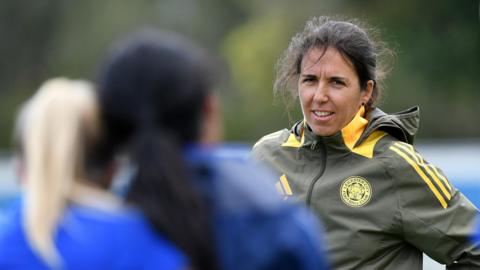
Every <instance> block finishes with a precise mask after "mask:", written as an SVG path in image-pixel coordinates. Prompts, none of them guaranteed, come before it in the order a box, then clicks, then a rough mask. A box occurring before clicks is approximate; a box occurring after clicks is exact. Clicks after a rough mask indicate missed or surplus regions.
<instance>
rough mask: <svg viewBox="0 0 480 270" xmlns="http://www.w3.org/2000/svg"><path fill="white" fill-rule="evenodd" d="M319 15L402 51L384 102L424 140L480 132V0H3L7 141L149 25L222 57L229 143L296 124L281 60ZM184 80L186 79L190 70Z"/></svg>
mask: <svg viewBox="0 0 480 270" xmlns="http://www.w3.org/2000/svg"><path fill="white" fill-rule="evenodd" d="M317 15H340V16H346V17H353V18H359V19H361V20H363V21H365V22H367V23H369V24H370V25H372V26H374V27H377V28H378V29H379V30H380V31H381V34H382V35H381V36H382V38H383V40H385V41H386V42H387V43H388V44H389V46H390V47H391V48H393V49H394V50H395V51H396V61H395V63H394V66H393V70H392V71H391V73H390V76H389V77H388V79H387V80H386V82H385V85H386V86H387V87H386V92H385V95H384V98H383V101H382V103H381V104H380V107H382V109H383V110H384V111H387V112H395V111H399V110H402V109H405V108H407V107H410V106H414V105H419V106H420V108H421V114H422V122H421V129H420V134H419V136H420V137H423V138H478V137H480V123H479V121H478V120H477V118H478V116H480V106H478V102H479V101H480V91H479V90H480V31H479V30H480V22H479V20H480V18H479V3H478V1H474V0H461V1H434V0H423V1H415V0H404V1H380V0H299V1H287V0H276V1H274V0H257V1H255V0H136V1H131V0H102V1H94V0H81V1H79V0H42V1H27V0H3V1H1V2H0V33H1V37H2V41H1V42H0V57H1V59H2V60H1V61H0V149H8V148H9V147H10V141H11V139H10V137H11V134H12V125H13V121H14V117H15V113H16V111H17V110H18V107H19V105H20V104H21V102H22V101H24V100H25V99H26V98H27V97H28V96H30V95H31V94H32V93H33V92H34V91H35V89H36V88H38V86H39V85H40V84H41V83H42V82H43V81H44V80H46V79H48V78H50V77H54V76H67V77H71V78H86V79H90V80H94V79H95V74H96V70H97V65H98V62H99V61H100V59H101V58H102V57H103V55H104V54H105V52H106V49H107V47H108V45H109V44H110V43H111V42H112V41H113V40H115V39H117V38H120V37H122V36H124V35H125V34H128V33H130V32H131V31H134V30H135V29H138V28H141V27H155V28H161V29H167V30H172V31H176V32H180V33H182V34H183V35H185V36H187V37H189V38H191V39H193V40H194V41H196V42H197V43H198V44H199V45H201V46H203V47H204V48H206V49H207V50H208V51H209V52H211V54H212V55H215V56H216V57H215V63H217V64H218V66H219V68H217V74H218V78H219V82H220V84H219V86H218V87H219V90H220V93H221V95H222V98H223V99H224V112H225V119H224V121H225V124H226V134H225V135H226V139H227V140H239V141H244V142H247V143H253V142H254V141H255V140H257V139H258V138H259V137H261V136H262V135H264V134H267V133H269V132H272V131H274V130H278V129H280V128H284V127H289V125H290V124H291V122H292V121H295V120H297V119H299V118H300V117H301V116H300V114H299V112H298V109H297V110H294V111H293V112H292V114H291V119H289V117H288V115H289V114H288V113H287V110H286V108H285V106H284V105H283V104H282V103H281V102H275V101H274V100H273V97H272V83H273V80H274V65H275V62H276V59H277V58H278V57H279V56H280V55H281V53H282V51H283V50H284V49H285V48H286V47H287V45H288V42H289V40H290V38H291V37H292V36H293V34H294V33H296V32H298V31H300V30H302V28H303V25H304V23H305V21H306V20H307V19H309V18H310V17H312V16H317ZM187 79H188V78H187Z"/></svg>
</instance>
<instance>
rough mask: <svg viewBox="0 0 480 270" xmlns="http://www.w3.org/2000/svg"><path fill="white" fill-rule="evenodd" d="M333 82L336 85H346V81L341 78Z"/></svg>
mask: <svg viewBox="0 0 480 270" xmlns="http://www.w3.org/2000/svg"><path fill="white" fill-rule="evenodd" d="M332 84H333V85H334V86H346V84H345V82H344V81H341V80H333V81H332Z"/></svg>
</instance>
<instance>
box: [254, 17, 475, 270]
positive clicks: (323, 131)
mask: <svg viewBox="0 0 480 270" xmlns="http://www.w3.org/2000/svg"><path fill="white" fill-rule="evenodd" d="M384 52H386V51H384V48H383V47H382V43H381V42H376V41H375V40H374V35H369V34H367V28H362V27H360V23H359V22H350V21H337V20H333V19H330V18H327V17H316V18H313V19H311V20H310V21H308V22H307V24H306V26H305V29H304V30H303V32H300V33H298V34H297V35H296V36H294V37H293V39H292V40H291V42H290V45H289V47H288V49H287V50H286V51H285V53H284V55H283V56H282V58H281V59H280V60H279V62H278V72H277V79H276V82H275V91H277V94H278V95H281V96H283V97H293V98H294V99H296V98H298V99H299V104H300V106H301V109H302V112H303V117H304V119H303V120H301V121H299V122H297V123H296V124H295V125H293V127H292V128H291V129H283V130H280V131H278V132H275V133H272V134H270V135H267V136H265V137H263V138H262V139H260V140H259V141H258V142H257V143H256V145H255V146H254V149H253V156H254V158H256V159H257V160H259V161H261V163H264V164H267V165H268V166H269V167H271V168H272V169H273V170H275V171H276V172H277V174H278V176H279V177H280V182H279V183H281V185H282V187H283V188H284V190H288V191H290V192H289V194H286V195H293V196H294V197H295V198H296V200H299V201H302V202H304V203H306V204H307V205H308V206H309V207H310V208H311V209H312V210H313V211H314V212H316V214H317V215H318V216H319V217H320V218H321V219H322V221H323V222H324V225H325V230H326V238H327V246H328V254H329V256H330V259H331V262H332V267H333V268H334V269H410V270H413V269H422V258H423V257H422V252H424V253H426V254H427V255H428V256H430V257H431V258H433V259H435V260H436V261H438V262H440V263H442V264H446V265H448V268H449V269H480V250H479V242H478V241H477V242H475V243H471V242H469V235H470V234H471V233H472V231H473V226H474V217H475V216H476V215H477V214H478V212H479V211H478V209H476V208H475V206H474V205H473V204H472V203H471V202H470V201H469V200H468V199H467V198H466V197H465V196H464V195H462V193H460V192H459V191H458V190H457V189H455V188H454V187H453V186H452V185H451V184H450V182H449V181H448V180H447V178H446V177H445V176H444V175H443V173H442V172H441V170H440V169H439V168H437V167H435V166H434V165H432V164H430V163H428V162H427V161H425V160H424V159H423V158H422V156H421V155H420V154H419V153H418V152H417V151H416V150H415V149H414V147H413V146H412V143H413V139H414V136H415V133H416V131H417V128H418V123H419V110H418V108H417V107H414V108H411V109H408V110H405V111H402V112H399V113H396V114H386V113H384V112H382V111H381V110H380V109H378V108H376V107H375V106H374V105H375V101H376V100H377V98H378V96H379V94H380V91H381V88H380V83H381V79H382V78H383V75H384V71H385V67H384V66H382V64H383V63H384V62H382V58H381V57H382V54H383V53H384Z"/></svg>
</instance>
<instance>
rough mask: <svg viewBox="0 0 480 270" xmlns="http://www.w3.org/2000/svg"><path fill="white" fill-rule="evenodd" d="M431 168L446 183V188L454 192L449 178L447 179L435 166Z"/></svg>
mask: <svg viewBox="0 0 480 270" xmlns="http://www.w3.org/2000/svg"><path fill="white" fill-rule="evenodd" d="M430 166H431V165H430ZM431 168H432V169H433V171H434V172H435V174H436V175H437V176H438V178H440V179H442V181H443V182H444V183H445V186H447V188H448V189H449V190H450V191H452V187H451V186H450V183H448V180H447V178H445V176H443V175H442V174H441V173H440V172H439V171H438V170H437V168H436V167H435V166H431Z"/></svg>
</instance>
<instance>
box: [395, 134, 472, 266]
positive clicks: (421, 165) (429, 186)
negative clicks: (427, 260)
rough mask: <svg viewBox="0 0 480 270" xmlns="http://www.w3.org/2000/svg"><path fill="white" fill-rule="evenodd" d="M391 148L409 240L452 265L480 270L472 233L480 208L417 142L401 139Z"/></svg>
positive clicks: (401, 209) (404, 229)
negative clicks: (429, 159)
mask: <svg viewBox="0 0 480 270" xmlns="http://www.w3.org/2000/svg"><path fill="white" fill-rule="evenodd" d="M388 151H390V153H389V154H391V161H390V162H389V163H390V165H389V173H390V174H391V175H390V177H391V178H392V179H393V180H394V183H395V186H396V189H395V190H396V195H397V197H398V202H399V208H400V213H401V220H402V232H403V237H404V239H405V240H406V241H408V242H409V243H411V244H412V245H414V246H416V247H417V248H419V249H420V250H422V251H423V252H424V253H426V254H427V255H428V256H430V257H431V258H432V259H434V260H436V261H437V262H439V263H441V264H445V265H447V269H480V241H479V240H478V238H477V239H476V240H474V238H473V237H472V236H473V234H474V231H475V226H476V222H477V219H478V216H479V210H478V209H477V208H476V207H475V206H474V205H473V204H472V203H471V202H470V201H469V200H468V199H467V198H466V197H465V196H464V195H463V194H462V193H461V192H460V191H459V190H457V189H456V188H455V187H454V186H452V184H451V183H450V182H449V180H448V179H447V177H446V176H445V175H444V174H443V172H442V171H441V170H440V169H439V168H437V167H435V166H434V165H432V164H430V163H428V162H427V161H426V160H425V159H423V157H422V156H421V155H420V154H419V153H418V152H417V151H416V150H415V149H414V148H413V146H412V145H409V144H406V143H400V142H396V143H393V144H392V145H391V146H390V147H389V150H388Z"/></svg>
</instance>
